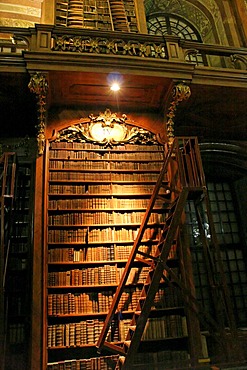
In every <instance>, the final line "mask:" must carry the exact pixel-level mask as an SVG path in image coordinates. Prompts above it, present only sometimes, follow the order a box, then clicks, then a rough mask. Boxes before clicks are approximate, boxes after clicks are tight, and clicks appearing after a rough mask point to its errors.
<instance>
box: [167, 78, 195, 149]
mask: <svg viewBox="0 0 247 370" xmlns="http://www.w3.org/2000/svg"><path fill="white" fill-rule="evenodd" d="M171 95H172V102H171V103H170V107H169V108H168V114H167V118H168V120H167V123H166V128H167V137H168V145H171V144H172V142H173V139H174V117H175V112H176V109H177V106H178V104H179V103H180V102H181V101H183V100H188V99H189V97H190V95H191V90H190V87H189V86H188V85H186V84H185V83H184V82H179V83H177V84H176V85H175V86H174V87H173V89H172V93H171Z"/></svg>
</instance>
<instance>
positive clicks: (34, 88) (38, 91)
mask: <svg viewBox="0 0 247 370" xmlns="http://www.w3.org/2000/svg"><path fill="white" fill-rule="evenodd" d="M28 87H29V89H30V91H31V92H32V93H33V94H35V95H36V98H37V106H38V109H37V111H38V125H37V126H36V128H37V130H38V134H37V143H38V154H39V155H42V154H43V153H44V148H45V126H46V99H47V93H48V82H47V79H46V77H45V75H43V74H42V73H39V72H37V73H35V74H34V75H33V76H32V77H31V79H30V82H29V84H28Z"/></svg>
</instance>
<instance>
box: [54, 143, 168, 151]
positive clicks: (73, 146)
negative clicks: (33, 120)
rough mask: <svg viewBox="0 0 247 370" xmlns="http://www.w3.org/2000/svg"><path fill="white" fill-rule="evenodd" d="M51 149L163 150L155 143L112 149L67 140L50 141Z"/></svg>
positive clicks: (121, 145) (117, 146)
mask: <svg viewBox="0 0 247 370" xmlns="http://www.w3.org/2000/svg"><path fill="white" fill-rule="evenodd" d="M50 148H51V149H78V150H89V149H90V150H97V149H100V150H102V151H106V152H108V151H110V152H113V151H114V150H115V151H116V152H119V150H121V151H125V150H127V151H128V150H130V151H132V152H138V151H139V152H146V151H148V152H150V151H151V152H153V151H164V148H163V146H162V145H156V144H151V145H149V144H145V145H135V144H127V143H123V144H117V145H114V146H113V147H112V149H109V148H104V146H103V145H100V144H95V143H89V142H87V143H86V142H85V143H79V142H76V141H73V142H68V141H52V142H51V143H50Z"/></svg>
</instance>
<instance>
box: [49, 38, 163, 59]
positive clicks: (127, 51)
mask: <svg viewBox="0 0 247 370" xmlns="http://www.w3.org/2000/svg"><path fill="white" fill-rule="evenodd" d="M53 50H54V51H63V52H68V51H69V52H76V53H93V54H113V55H124V56H136V57H148V58H159V59H167V52H166V43H165V42H164V43H163V42H154V41H151V40H150V41H140V40H133V39H131V40H128V39H126V40H125V39H123V38H111V37H109V38H107V37H92V36H86V35H85V36H80V35H72V34H71V35H64V34H60V35H59V34H55V35H53Z"/></svg>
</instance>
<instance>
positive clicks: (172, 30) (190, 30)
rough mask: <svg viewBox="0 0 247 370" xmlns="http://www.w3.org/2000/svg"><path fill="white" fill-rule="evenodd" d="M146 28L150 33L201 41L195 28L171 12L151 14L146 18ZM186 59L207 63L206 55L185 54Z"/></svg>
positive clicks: (200, 63) (199, 63)
mask: <svg viewBox="0 0 247 370" xmlns="http://www.w3.org/2000/svg"><path fill="white" fill-rule="evenodd" d="M147 28H148V33H149V34H150V35H156V36H165V35H175V36H178V37H180V38H181V39H184V40H188V41H195V42H202V38H201V36H200V34H199V32H198V31H197V29H196V28H195V27H194V26H193V25H192V24H191V23H189V22H188V21H187V20H185V19H184V18H182V17H179V16H177V15H173V14H157V13H155V14H152V15H150V16H149V17H148V18H147ZM186 61H188V62H193V63H196V64H197V65H207V61H206V57H205V56H203V55H202V54H198V53H196V54H195V53H194V54H188V55H187V56H186Z"/></svg>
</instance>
